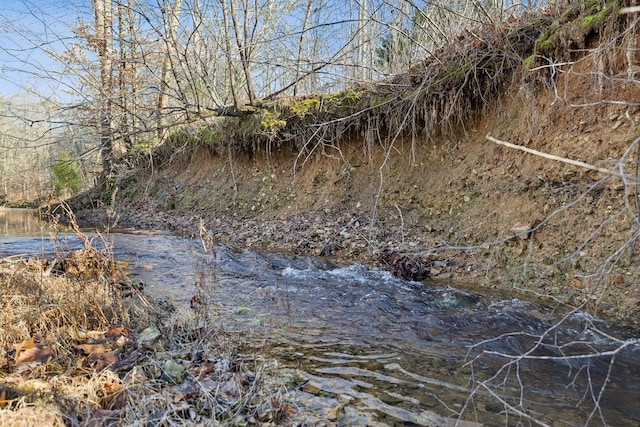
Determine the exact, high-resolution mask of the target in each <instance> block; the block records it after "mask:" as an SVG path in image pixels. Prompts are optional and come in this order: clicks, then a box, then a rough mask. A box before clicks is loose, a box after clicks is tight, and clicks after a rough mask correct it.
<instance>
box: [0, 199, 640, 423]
mask: <svg viewBox="0 0 640 427" xmlns="http://www.w3.org/2000/svg"><path fill="white" fill-rule="evenodd" d="M24 215H29V214H28V213H27V214H25V212H24V211H11V210H0V225H2V231H1V233H0V257H4V256H9V255H16V254H36V255H43V254H44V255H46V254H47V253H49V252H50V251H51V250H52V248H51V243H50V242H49V240H48V235H47V233H46V229H44V231H43V228H42V227H41V226H39V225H37V221H36V222H33V223H32V222H31V219H26V217H25V216H24ZM25 224H26V225H25ZM34 224H35V225H34ZM65 239H66V240H65ZM108 239H109V240H110V241H111V243H112V245H113V248H114V253H115V256H116V258H117V259H118V260H122V261H127V262H128V263H129V265H130V266H129V269H130V272H131V274H132V276H134V277H138V278H139V279H141V280H142V281H144V282H145V283H146V285H147V287H146V291H147V292H149V293H153V294H154V295H163V296H164V298H166V299H167V300H169V301H171V302H173V303H174V304H180V303H185V304H186V303H188V301H189V300H190V299H191V297H192V296H193V295H194V294H195V292H196V291H197V290H196V288H195V285H196V284H198V286H200V292H201V291H202V289H204V290H206V292H207V296H208V297H209V298H210V299H211V301H212V304H213V306H214V308H215V309H216V311H217V312H218V313H220V315H221V316H220V318H221V319H224V322H225V327H228V328H240V329H245V330H252V331H254V332H256V333H258V334H263V336H264V337H267V339H268V340H269V341H270V346H269V347H270V348H271V349H272V350H271V351H272V356H273V357H274V358H276V359H277V360H278V361H279V363H280V364H281V366H283V369H284V368H297V369H298V370H297V371H296V372H299V373H300V375H301V377H302V380H301V387H299V388H296V390H295V393H296V398H298V399H299V401H300V402H301V403H300V405H302V406H305V408H306V409H307V410H308V411H311V412H312V413H315V414H316V415H317V418H319V419H323V418H325V419H327V418H330V419H333V418H335V417H333V416H331V415H330V413H331V411H335V409H336V406H337V405H338V406H340V409H341V415H340V417H338V418H337V419H333V423H335V424H336V425H428V426H436V425H475V424H474V423H481V424H484V425H489V426H493V425H514V426H517V425H554V426H559V425H568V426H583V425H611V426H638V425H640V357H638V356H639V354H640V345H639V344H638V343H637V341H636V338H637V337H638V334H636V332H637V331H633V330H629V329H625V328H623V327H618V326H616V325H611V324H609V323H607V322H605V321H603V320H599V319H596V318H593V317H591V316H589V315H587V314H584V313H581V312H574V313H572V312H569V311H567V310H566V309H565V310H561V309H559V308H555V309H553V308H549V307H546V306H544V305H541V304H539V303H536V302H532V301H527V300H525V299H522V298H520V297H515V296H513V295H505V294H498V293H490V292H483V293H478V291H473V292H470V291H465V290H463V289H461V288H460V287H458V286H456V283H455V282H443V281H438V282H423V283H418V282H407V281H404V280H400V279H397V278H395V277H393V276H391V275H390V274H389V273H388V272H386V271H383V270H379V269H375V268H369V267H365V266H362V265H358V264H352V265H345V264H339V263H334V262H332V261H330V260H326V259H321V258H313V257H298V256H291V255H283V254H274V253H259V252H255V251H250V250H245V249H241V248H234V247H230V246H224V245H217V246H216V254H215V259H212V257H211V255H209V254H205V253H203V251H202V246H201V245H200V242H199V241H191V240H189V239H183V238H178V237H175V236H172V235H167V234H161V233H150V232H144V233H131V232H128V233H124V232H122V233H114V232H112V233H110V234H109V236H108ZM57 244H58V245H62V246H65V245H66V246H68V248H69V249H72V248H73V247H75V246H77V242H76V241H75V238H74V237H73V236H66V235H64V234H62V235H60V236H59V240H58V243H57ZM207 269H208V270H207ZM203 271H204V272H206V273H207V274H205V275H203ZM214 275H215V280H213V276H214ZM207 277H208V278H209V279H206V278H207ZM302 383H304V385H302ZM460 413H461V414H462V415H461V417H460V419H461V420H465V421H457V422H456V421H455V419H456V418H457V417H458V415H457V414H460ZM301 425H302V424H301Z"/></svg>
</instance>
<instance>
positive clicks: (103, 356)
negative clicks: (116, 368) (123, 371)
mask: <svg viewBox="0 0 640 427" xmlns="http://www.w3.org/2000/svg"><path fill="white" fill-rule="evenodd" d="M87 361H88V362H89V363H90V364H91V366H92V367H93V369H95V370H96V371H102V370H103V369H105V368H108V367H109V366H111V365H113V364H114V363H116V362H117V361H118V356H116V355H115V354H113V353H91V354H90V355H88V356H87Z"/></svg>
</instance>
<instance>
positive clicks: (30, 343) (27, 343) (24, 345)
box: [13, 338, 36, 360]
mask: <svg viewBox="0 0 640 427" xmlns="http://www.w3.org/2000/svg"><path fill="white" fill-rule="evenodd" d="M35 345H36V344H35V340H34V339H33V338H29V339H28V340H24V341H22V342H20V343H18V344H14V345H13V348H14V350H15V351H16V360H17V359H18V356H19V355H20V352H21V351H23V350H28V349H30V348H33V347H34V346H35Z"/></svg>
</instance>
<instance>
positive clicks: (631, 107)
mask: <svg viewBox="0 0 640 427" xmlns="http://www.w3.org/2000/svg"><path fill="white" fill-rule="evenodd" d="M576 10H577V9H576ZM583 12H584V13H583V14H586V13H589V11H583ZM576 13H577V12H576ZM565 15H566V16H565ZM565 15H562V16H560V17H559V18H557V19H556V20H554V21H553V22H554V24H553V25H554V27H553V28H555V27H558V28H559V29H556V30H554V31H556V33H553V34H562V31H565V32H570V31H569V30H571V31H572V32H571V34H570V35H571V37H570V38H571V40H569V41H567V40H568V39H567V38H566V37H564V36H562V37H561V36H557V37H556V36H554V39H553V40H554V41H553V43H551V44H541V43H540V41H541V40H542V41H544V37H545V36H544V35H543V36H541V38H540V39H538V41H537V42H536V48H535V49H536V52H537V53H541V52H542V51H540V50H539V47H540V46H543V45H544V46H546V50H545V51H544V52H547V51H549V52H552V51H554V49H555V51H556V55H557V56H558V57H562V58H563V60H567V59H571V61H569V62H566V63H564V64H563V65H558V64H556V65H554V66H553V67H550V66H549V65H548V63H547V62H545V59H544V58H545V56H544V55H539V56H537V57H535V58H536V59H535V61H532V62H530V64H529V65H531V66H532V68H531V71H528V72H527V71H525V72H505V70H504V69H500V71H501V72H502V74H501V77H500V78H502V79H506V80H505V81H508V80H509V79H510V80H511V83H510V84H508V85H506V84H504V81H503V83H501V84H497V83H495V82H493V83H490V84H489V83H487V84H489V86H487V87H488V88H489V89H490V90H489V92H491V91H492V90H494V89H496V90H497V89H500V91H501V92H499V93H495V99H492V100H485V99H484V98H483V97H484V96H485V95H486V93H489V92H486V93H484V92H477V91H476V89H475V87H469V86H468V85H467V86H461V88H462V87H464V88H465V90H470V91H471V92H470V96H476V97H478V99H476V100H475V101H474V103H472V104H473V105H476V104H477V103H478V102H480V106H479V107H477V108H476V109H475V110H474V111H467V113H468V114H467V116H468V120H464V114H463V113H464V111H463V110H464V109H465V108H471V107H470V105H472V104H469V103H466V102H462V101H460V100H458V101H459V102H458V104H456V107H455V108H458V109H457V110H456V114H455V120H454V124H452V122H448V123H442V124H441V125H442V127H443V128H446V131H443V132H434V131H433V129H427V130H426V131H425V129H424V128H422V127H421V126H422V125H424V124H425V123H427V122H428V123H431V125H433V123H434V122H433V118H429V119H426V118H425V119H420V118H418V120H409V121H408V122H409V123H416V124H415V127H414V128H411V129H405V131H406V132H405V135H406V136H404V137H402V138H399V139H393V138H390V137H388V136H386V137H385V135H387V134H385V131H387V132H388V131H389V129H388V128H389V127H390V126H391V125H390V124H389V123H391V122H392V121H394V120H396V119H397V118H398V117H396V116H397V114H398V111H413V110H411V109H408V110H403V109H397V110H396V111H395V112H394V113H392V114H389V115H388V116H385V117H386V118H385V119H384V120H380V121H379V122H378V121H374V122H375V123H382V124H384V126H386V127H387V129H382V128H377V127H376V126H371V125H370V126H361V124H358V125H357V126H355V125H354V127H353V128H352V129H351V130H350V131H349V132H345V135H347V134H348V135H350V137H349V138H348V139H346V140H345V139H336V140H335V141H331V142H330V143H325V144H318V146H317V147H316V149H315V150H312V151H311V153H310V154H308V155H307V154H305V153H307V152H309V150H306V151H305V150H304V149H303V150H301V148H300V146H299V145H300V141H302V142H304V135H305V134H303V136H302V137H301V136H297V137H296V136H291V138H292V139H293V140H295V141H297V142H296V143H295V144H285V143H279V144H274V145H273V146H271V145H267V147H268V148H262V149H260V148H257V147H265V146H264V145H260V144H258V145H256V147H253V148H252V149H237V150H233V151H231V154H230V153H229V150H224V149H222V150H221V149H220V148H217V149H213V148H212V147H210V146H205V145H206V144H204V143H203V144H202V145H197V144H196V145H193V144H190V145H185V146H182V147H181V148H180V149H179V150H178V147H179V146H177V145H169V146H167V147H164V148H163V150H164V151H163V152H162V154H161V155H158V156H157V157H155V158H154V161H151V162H147V164H146V166H145V167H143V168H141V169H140V170H139V172H138V173H137V174H136V175H135V176H133V177H129V178H127V179H126V180H123V181H122V182H121V185H120V188H119V189H118V192H117V194H116V197H115V198H114V200H115V203H114V204H113V205H112V206H110V207H109V208H108V209H98V210H92V211H85V212H84V213H82V212H81V213H80V214H79V218H80V219H82V220H85V221H94V222H98V223H102V224H105V223H108V224H110V226H111V227H138V228H156V229H167V230H172V231H175V232H176V233H179V234H184V235H192V234H196V232H197V230H198V228H199V225H200V221H201V220H202V221H203V222H204V225H205V226H206V227H207V229H208V230H210V232H211V233H212V234H213V236H214V237H215V238H216V239H219V240H222V241H231V242H236V243H238V244H241V245H246V246H250V247H254V248H258V249H262V250H283V251H288V252H294V253H299V254H313V255H321V256H334V257H339V258H343V259H349V260H356V261H359V262H363V263H367V264H380V265H383V266H386V267H387V268H389V269H391V270H392V271H393V272H394V273H395V274H397V275H399V276H402V277H405V278H413V279H424V278H426V277H431V278H441V279H444V278H453V279H456V280H463V281H465V283H467V284H468V286H483V287H491V288H502V289H516V290H518V291H522V292H525V293H531V294H533V295H535V296H538V297H542V298H547V299H549V300H550V301H556V302H560V303H566V304H571V305H573V306H581V307H583V308H586V309H587V310H589V311H591V312H594V313H597V314H598V315H601V316H605V317H612V318H615V319H616V320H619V321H629V322H632V323H637V322H639V321H640V287H638V286H637V285H636V284H637V283H638V281H639V280H640V269H639V261H638V258H639V256H640V254H638V253H637V252H638V250H637V249H636V244H635V238H636V237H637V236H636V234H637V232H638V225H637V224H638V222H637V218H638V212H639V211H640V208H639V207H638V202H637V199H638V197H637V192H638V191H637V190H638V189H637V185H636V184H634V182H636V181H635V178H633V176H634V175H635V174H636V166H637V162H636V156H637V155H638V154H637V147H636V144H635V142H634V140H635V138H636V137H637V135H638V124H639V123H640V108H639V107H638V105H637V99H640V88H639V87H638V84H637V83H638V80H637V79H636V74H635V73H636V71H634V70H637V69H638V64H639V63H640V58H638V54H637V53H635V51H634V50H633V49H631V46H635V45H636V44H637V42H638V40H637V39H638V37H637V35H636V34H635V32H634V31H626V30H625V28H626V27H622V26H620V25H619V23H618V22H622V21H616V20H611V21H610V23H609V24H606V25H603V26H602V27H601V28H600V30H599V31H595V30H593V29H592V28H591V27H584V26H583V25H578V24H582V23H584V22H585V21H584V18H581V16H578V18H576V20H575V22H568V23H567V22H566V19H568V18H567V16H568V15H567V14H565ZM563 17H564V18H563ZM563 19H564V20H565V21H563ZM536 22H538V21H536ZM548 22H551V21H548ZM563 22H564V24H563ZM589 22H590V21H589ZM616 25H618V26H620V28H618V27H616ZM523 28H529V27H523ZM531 28H533V27H531ZM579 28H581V30H580V31H579V32H576V31H577V29H579ZM630 28H632V27H630ZM527 31H528V30H527ZM594 31H595V32H594ZM621 31H626V32H621ZM574 33H575V34H574ZM578 33H579V34H578ZM518 34H519V33H518ZM527 34H528V33H527ZM567 34H569V33H567ZM527 37H529V38H531V35H530V34H529V35H528V36H527ZM567 37H569V36H568V35H567ZM574 39H575V40H574ZM578 39H579V40H578ZM531 40H535V38H533V39H531ZM576 40H577V41H576ZM569 42H571V43H569ZM465 43H466V42H465ZM567 43H569V44H567ZM472 45H473V43H472ZM522 49H525V48H524V47H523V48H522ZM570 49H576V50H573V51H571V50H570ZM525 50H526V49H525ZM558 52H559V53H558ZM621 52H622V54H621ZM625 52H626V53H625ZM454 53H455V54H456V55H458V54H459V53H460V50H459V49H457V50H455V52H454ZM545 54H546V53H545ZM455 58H458V57H457V56H455ZM496 58H497V57H496ZM482 59H483V61H486V62H487V64H493V62H492V61H489V59H491V58H488V57H487V56H486V55H485V56H484V57H482ZM510 64H511V63H510ZM510 66H513V64H511V65H510ZM424 68H425V69H424V70H422V72H424V73H425V74H424V78H423V79H419V80H421V81H425V80H428V78H432V77H433V76H431V75H430V74H429V72H430V71H429V69H428V67H427V64H426V63H425V65H424ZM414 71H415V70H414ZM471 71H472V72H473V71H474V70H471ZM485 71H486V70H485ZM507 71H508V70H507ZM483 76H484V77H483V79H484V80H487V79H489V77H487V75H483ZM505 76H510V77H505ZM605 76H606V78H605ZM466 77H467V78H470V74H469V73H467V74H466ZM471 77H472V76H471ZM489 80H490V79H489ZM451 84H460V83H459V82H453V83H451ZM462 84H463V85H464V83H462ZM494 86H495V87H494ZM438 87H440V86H438ZM452 87H453V86H452ZM478 87H479V86H478ZM483 87H484V86H483ZM453 88H454V89H455V87H453ZM491 88H494V89H491ZM449 89H451V88H449ZM454 92H455V90H454ZM454 92H451V93H454ZM436 95H438V94H436ZM436 95H433V94H432V95H428V97H427V98H428V99H429V102H439V101H437V100H438V99H439V98H438V96H436ZM443 96H444V95H443ZM456 96H457V97H458V98H459V94H458V95H456ZM478 100H480V101H478ZM305 105H306V104H305ZM309 105H311V104H309ZM383 105H384V104H383ZM425 105H427V104H425ZM447 105H448V104H447ZM376 108H378V109H380V108H381V107H379V106H378V107H376ZM421 108H422V109H421V110H420V111H422V112H423V113H424V109H425V108H426V107H424V106H423V107H421ZM447 108H448V107H447ZM451 108H454V107H453V106H452V107H451ZM376 111H377V110H376ZM416 111H417V110H416ZM381 114H383V112H382V111H381ZM394 114H395V115H394ZM438 114H444V113H443V112H442V111H439V112H438ZM390 117H391V118H390ZM447 117H449V116H447ZM461 117H462V119H461ZM385 120H386V121H385ZM421 120H423V123H422V125H421V124H420V123H421ZM443 121H444V119H443ZM382 124H381V125H380V126H382ZM295 126H296V127H295V129H298V130H299V129H302V128H304V126H306V125H305V124H304V123H300V122H296V125H295ZM359 126H360V127H359ZM292 129H293V128H292ZM354 129H360V130H357V131H356V130H354ZM285 131H286V130H285ZM378 131H379V133H377V132H378ZM283 132H284V131H283ZM307 133H308V132H307ZM427 133H428V135H427ZM412 135H413V136H412ZM439 135H444V136H439ZM487 135H491V136H493V137H495V138H498V139H501V140H505V141H508V142H511V143H514V144H517V145H520V146H525V147H528V148H530V149H534V150H538V151H540V152H543V153H548V154H551V155H555V156H560V157H563V158H568V159H573V160H577V161H581V162H585V163H588V164H590V165H595V166H597V167H600V168H606V169H609V168H614V167H618V169H616V170H617V172H618V173H619V172H620V169H619V167H620V166H624V168H623V169H624V170H623V172H624V174H626V175H625V178H624V179H623V178H620V177H616V176H611V175H607V174H604V173H602V172H596V171H593V170H589V169H586V168H583V167H579V166H574V165H570V164H567V163H564V162H560V161H557V160H551V159H548V158H544V157H542V156H540V155H534V154H528V153H524V152H522V151H520V150H516V149H513V148H507V147H504V146H502V145H498V144H496V143H494V142H491V141H489V140H487V139H486V136H487ZM263 136H264V135H263ZM245 137H246V135H245ZM308 141H312V139H309V140H308ZM307 148H308V147H307ZM171 150H176V151H171ZM300 153H302V154H300ZM616 165H618V166H616Z"/></svg>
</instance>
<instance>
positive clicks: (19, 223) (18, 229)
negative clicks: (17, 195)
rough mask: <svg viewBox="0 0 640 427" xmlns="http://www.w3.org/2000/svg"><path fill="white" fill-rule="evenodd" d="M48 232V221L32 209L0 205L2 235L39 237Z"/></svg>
mask: <svg viewBox="0 0 640 427" xmlns="http://www.w3.org/2000/svg"><path fill="white" fill-rule="evenodd" d="M46 234H47V227H46V223H45V222H44V221H42V220H40V218H39V217H38V212H36V211H33V210H30V209H7V208H3V207H0V237H38V236H42V235H46Z"/></svg>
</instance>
